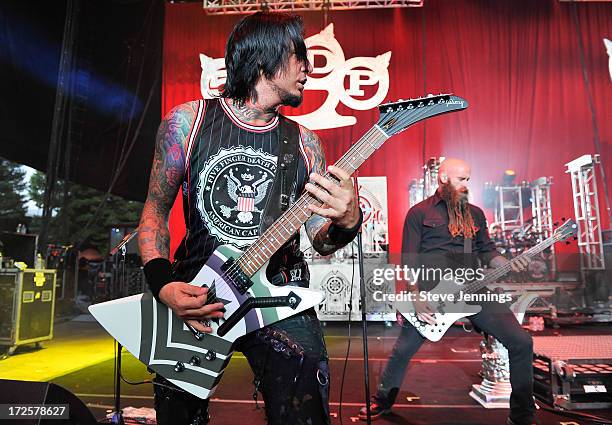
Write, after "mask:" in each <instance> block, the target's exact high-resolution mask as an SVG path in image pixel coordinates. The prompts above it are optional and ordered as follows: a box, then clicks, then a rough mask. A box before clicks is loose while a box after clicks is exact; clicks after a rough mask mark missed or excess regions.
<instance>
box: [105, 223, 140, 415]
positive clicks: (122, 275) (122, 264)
mask: <svg viewBox="0 0 612 425" xmlns="http://www.w3.org/2000/svg"><path fill="white" fill-rule="evenodd" d="M137 233H138V228H136V229H135V230H133V231H132V232H130V233H128V234H127V235H125V237H124V238H123V240H122V241H121V242H119V243H118V244H117V246H115V247H114V248H113V249H111V251H110V253H109V255H110V256H111V257H113V263H114V264H115V265H116V264H117V258H119V269H120V270H119V274H118V276H120V277H119V279H118V280H120V281H121V282H120V284H119V285H117V287H119V288H124V287H125V284H126V282H125V280H126V275H125V271H126V267H125V246H126V245H127V243H128V242H129V241H131V240H132V238H133V237H134V236H136V234H137ZM118 252H121V255H120V256H118V257H117V253H118ZM122 349H123V347H122V346H121V344H120V343H119V341H117V354H116V356H117V361H116V362H115V411H114V412H113V416H112V418H111V420H110V423H111V424H117V425H125V422H124V420H123V411H122V410H121V351H122Z"/></svg>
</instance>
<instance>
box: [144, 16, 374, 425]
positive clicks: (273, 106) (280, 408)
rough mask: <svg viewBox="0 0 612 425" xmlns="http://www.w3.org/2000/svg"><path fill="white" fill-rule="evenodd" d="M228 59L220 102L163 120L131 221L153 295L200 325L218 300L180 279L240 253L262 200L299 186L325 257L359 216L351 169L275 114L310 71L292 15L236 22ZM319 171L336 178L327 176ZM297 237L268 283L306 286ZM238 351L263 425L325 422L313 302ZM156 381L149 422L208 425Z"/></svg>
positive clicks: (195, 405) (183, 396)
mask: <svg viewBox="0 0 612 425" xmlns="http://www.w3.org/2000/svg"><path fill="white" fill-rule="evenodd" d="M225 64H226V69H227V81H226V84H225V86H224V88H223V90H222V95H221V97H220V98H215V99H212V100H206V101H204V100H198V101H192V102H188V103H185V104H182V105H179V106H178V107H176V108H174V109H173V110H172V111H170V113H169V114H168V115H167V116H166V117H165V118H164V119H163V121H162V123H161V125H160V127H159V131H158V134H157V141H156V147H155V155H154V159H153V167H152V171H151V177H150V182H149V192H148V195H147V200H146V202H145V205H144V209H143V212H142V217H141V221H140V228H139V229H140V232H139V247H140V251H141V253H142V257H143V262H144V263H145V266H144V271H145V275H146V278H147V282H148V284H149V286H150V289H151V292H152V293H153V295H154V296H155V298H156V299H157V300H158V301H160V302H162V303H164V304H166V305H167V306H169V307H170V308H171V309H172V310H173V311H174V312H175V313H176V314H177V315H178V316H179V317H181V318H183V319H184V320H185V322H186V323H187V324H188V325H190V326H192V327H193V328H195V329H197V330H198V331H200V332H211V328H210V327H209V326H207V325H206V320H208V319H216V318H220V317H223V304H222V303H211V304H206V300H207V292H208V290H207V288H202V287H198V286H193V285H190V284H188V283H186V282H189V281H191V280H192V279H193V278H194V277H195V275H196V274H197V272H198V270H199V269H200V268H201V267H202V266H203V265H204V264H205V262H206V260H207V259H208V257H209V256H210V254H211V253H212V252H213V251H214V250H215V248H216V247H217V246H219V245H221V244H227V243H230V244H233V245H234V246H236V247H238V248H241V249H244V248H246V247H247V246H248V245H250V244H251V243H252V242H254V241H255V240H256V239H257V236H258V235H259V233H260V231H261V227H260V226H261V225H262V222H264V223H265V224H266V225H270V224H271V223H272V222H273V221H274V219H276V218H277V217H275V216H274V214H272V215H265V214H266V211H267V208H268V207H267V205H268V204H270V206H271V207H274V206H276V207H277V210H278V206H281V207H283V206H284V207H285V208H286V205H283V204H285V203H290V202H291V201H293V200H295V199H297V198H298V197H299V195H300V194H301V193H302V191H303V190H307V191H309V192H310V193H311V194H312V195H314V196H315V197H317V198H318V199H319V200H320V201H322V202H323V205H322V206H321V207H318V206H315V205H311V206H309V208H310V209H311V211H312V212H313V213H314V215H313V216H312V217H311V218H310V219H309V220H308V221H307V223H306V229H307V233H308V236H309V238H310V239H311V242H312V245H313V247H314V249H315V250H317V251H318V252H319V253H321V254H323V255H328V254H331V253H332V252H334V251H335V250H337V249H338V248H340V247H342V246H344V245H346V244H347V243H348V242H350V241H351V240H352V239H353V238H354V237H355V235H356V234H357V230H358V229H359V227H360V225H361V221H362V214H361V210H360V209H359V207H358V204H357V202H356V200H355V196H354V191H353V185H352V181H351V179H350V176H349V175H347V174H346V173H345V172H344V171H342V170H340V169H337V168H334V167H329V168H328V169H327V170H326V166H325V158H324V155H323V150H322V147H321V142H320V140H319V138H318V137H317V136H316V135H315V134H314V133H313V132H311V131H310V130H307V129H306V128H304V127H301V126H298V125H297V124H296V123H294V122H292V121H289V120H288V119H287V118H285V117H283V116H282V115H280V114H279V111H278V110H279V108H280V107H281V106H291V107H297V106H299V105H300V104H301V102H302V97H303V91H304V85H305V84H306V80H307V75H308V73H310V72H312V66H311V64H310V63H309V61H308V59H307V56H306V45H305V43H304V37H303V27H302V21H301V18H299V17H297V16H292V15H287V14H282V13H274V14H271V13H262V12H259V13H256V14H254V15H250V16H248V17H246V18H244V19H242V20H241V21H240V22H239V23H238V24H237V25H236V26H235V28H234V29H233V31H232V33H231V35H230V36H229V40H228V42H227V46H226V52H225ZM281 134H283V135H287V134H289V135H290V136H289V137H287V138H284V136H283V140H286V141H287V142H288V144H289V145H291V146H293V149H294V152H295V154H291V153H289V154H283V156H282V158H279V156H280V153H279V152H280V151H281V149H287V148H286V147H282V146H281V141H280V139H281ZM287 142H285V143H287ZM281 161H282V165H279V164H281ZM292 161H297V165H296V166H295V167H294V168H293V169H294V170H295V173H294V174H293V175H285V174H281V176H282V180H279V181H281V184H278V185H275V182H276V181H277V176H278V173H277V171H278V168H280V169H281V171H280V172H281V173H283V172H285V171H283V170H284V169H285V167H287V169H289V170H290V169H291V166H290V165H287V164H290V163H291V162H292ZM326 171H329V172H330V173H331V174H333V175H334V176H335V177H336V178H337V180H338V182H339V184H336V183H332V182H331V181H329V180H327V179H324V178H323V177H322V175H323V174H325V172H326ZM308 180H310V183H307V182H308ZM211 182H212V183H211ZM282 182H284V183H282ZM313 183H316V185H314V184H313ZM277 186H278V187H279V188H280V189H279V191H278V192H274V190H273V188H274V187H277ZM179 192H180V194H181V196H182V197H183V206H184V217H185V225H186V229H187V232H186V236H185V238H184V240H183V241H182V243H181V245H180V247H179V249H178V250H177V253H176V255H175V257H176V260H177V261H176V262H175V264H174V265H171V264H170V262H169V260H168V258H169V254H170V252H169V247H170V234H169V230H168V215H169V212H170V209H171V207H172V204H173V202H174V199H175V197H176V196H177V194H178V193H179ZM279 192H280V193H279ZM277 215H280V214H277ZM297 237H298V236H297V235H296V236H295V237H294V238H293V239H292V240H290V241H289V242H288V243H287V244H285V246H283V247H282V248H281V249H280V250H279V252H277V253H276V254H275V255H274V256H273V257H272V259H271V260H270V267H269V268H268V276H269V278H270V280H271V282H272V283H275V284H281V285H287V284H289V285H300V286H307V285H308V280H309V276H308V269H307V268H306V266H305V263H304V261H303V256H302V253H301V252H300V251H299V241H298V239H297ZM202 284H210V282H202ZM235 348H236V349H237V350H239V351H242V352H243V353H244V355H245V356H246V358H247V359H248V361H249V364H250V366H251V368H252V369H253V372H254V375H255V387H256V389H255V394H253V395H254V398H256V397H257V392H258V391H259V392H261V393H262V395H263V399H264V402H265V407H266V415H267V418H268V423H269V424H283V425H285V424H298V423H310V424H329V422H330V420H329V410H328V393H329V368H328V363H327V360H328V358H327V352H326V349H325V343H324V341H323V335H322V331H321V326H320V324H319V321H318V320H317V317H316V314H315V312H314V310H313V309H310V310H307V311H306V312H304V313H301V314H299V315H297V316H293V317H291V318H289V319H286V320H284V321H281V322H278V323H276V324H274V325H273V326H270V327H267V328H263V329H261V330H259V331H257V332H253V333H251V334H248V335H246V336H244V337H242V338H241V339H239V340H238V341H237V342H236V345H235ZM154 384H155V385H154V391H155V409H156V413H157V423H158V424H160V425H166V424H172V425H183V424H184V425H188V424H206V423H208V421H209V415H208V400H201V399H199V398H197V397H195V396H193V395H191V394H188V393H186V392H184V391H181V390H180V389H178V388H176V387H175V386H174V385H172V384H171V383H170V382H169V381H167V380H165V379H164V378H163V377H161V376H159V375H158V376H156V378H155V379H154ZM236 421H239V419H236Z"/></svg>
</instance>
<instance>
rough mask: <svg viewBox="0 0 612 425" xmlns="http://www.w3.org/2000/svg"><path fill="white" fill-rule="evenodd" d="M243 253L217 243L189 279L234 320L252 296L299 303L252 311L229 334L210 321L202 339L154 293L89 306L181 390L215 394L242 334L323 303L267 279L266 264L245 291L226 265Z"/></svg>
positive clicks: (130, 348) (313, 293)
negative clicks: (294, 299)
mask: <svg viewBox="0 0 612 425" xmlns="http://www.w3.org/2000/svg"><path fill="white" fill-rule="evenodd" d="M241 253H242V252H241V251H240V250H238V249H235V248H234V247H232V246H230V245H222V246H220V247H218V248H217V249H216V250H215V252H214V253H213V254H212V255H211V256H210V258H209V260H208V261H207V262H206V264H205V265H204V266H203V267H202V269H200V271H199V272H198V274H197V275H196V277H195V278H194V279H193V280H192V281H191V282H189V283H190V284H191V285H195V286H207V287H209V288H210V292H211V293H212V292H213V291H214V292H215V296H216V298H217V299H218V300H219V301H220V302H223V303H224V304H225V309H226V312H225V318H226V319H227V318H229V317H230V316H231V315H232V314H233V313H235V312H236V310H237V309H238V308H239V307H240V305H242V304H243V303H244V302H245V301H246V300H247V299H248V298H253V297H255V298H257V297H279V296H288V295H290V294H294V295H297V297H299V299H300V302H299V304H298V305H297V306H296V307H295V308H292V307H266V308H254V309H252V310H250V311H249V312H248V313H247V314H246V315H245V316H244V317H243V318H242V319H241V320H240V321H239V322H237V324H236V325H235V326H233V327H232V328H231V329H230V330H229V331H228V332H227V333H226V334H225V335H223V336H219V335H218V334H217V330H218V328H219V326H220V325H222V324H223V323H224V321H225V320H224V319H220V320H219V321H218V322H217V321H211V322H210V326H211V327H212V329H213V332H212V333H211V334H204V335H203V337H202V338H201V339H200V340H198V339H197V338H196V337H195V336H194V333H193V332H192V331H191V330H190V329H189V328H188V327H187V326H186V325H185V323H184V322H183V320H182V319H181V318H179V317H178V316H176V315H175V314H174V312H173V311H172V310H171V309H170V308H168V307H167V306H166V305H164V304H162V303H158V302H157V301H156V300H155V299H154V298H153V296H152V295H151V294H148V293H147V294H140V295H134V296H130V297H126V298H121V299H117V300H113V301H108V302H104V303H100V304H95V305H92V306H90V307H89V311H90V312H91V314H92V315H93V316H94V317H95V319H96V320H97V321H98V322H99V323H100V324H101V325H102V326H103V327H104V329H106V331H107V332H108V333H109V334H111V335H112V336H113V338H115V339H116V340H117V341H118V342H119V343H120V344H121V345H122V346H124V347H125V348H126V349H127V350H128V351H129V352H130V353H132V354H133V355H134V356H135V357H137V358H138V359H139V360H140V361H141V362H143V363H144V364H146V365H147V366H149V368H151V369H152V370H154V371H155V372H157V373H159V374H160V375H162V376H163V377H164V378H166V379H168V380H169V381H170V382H172V383H173V384H175V385H177V386H178V387H179V388H182V389H184V390H185V391H188V392H190V393H192V394H194V395H196V396H197V397H200V398H208V397H210V396H212V394H213V393H214V392H215V389H216V387H217V385H218V383H219V381H220V379H221V376H222V375H223V372H224V370H225V368H226V366H227V364H228V363H229V360H230V358H231V356H232V353H233V343H234V341H236V339H238V338H239V337H241V336H243V335H246V334H247V333H249V332H253V331H255V330H257V329H261V328H263V327H264V326H268V325H271V324H273V323H276V322H278V321H280V320H283V319H286V318H288V317H290V316H293V315H295V314H298V313H300V312H302V311H305V310H307V309H309V308H311V307H314V306H316V305H318V304H320V303H321V302H322V301H323V298H324V297H323V295H322V293H320V292H319V291H316V290H313V289H306V288H298V287H294V286H284V287H279V286H274V285H272V284H270V282H269V281H268V280H267V279H266V268H267V263H266V264H265V265H264V266H263V267H262V268H260V269H259V271H258V272H257V273H256V274H254V275H253V276H252V277H251V281H252V282H253V285H252V286H251V287H250V288H249V289H248V290H247V291H246V292H245V293H244V294H241V293H240V292H239V291H238V290H237V289H236V287H235V285H234V284H233V283H232V282H231V281H230V279H229V278H228V276H227V274H229V273H226V272H224V271H223V270H222V268H221V266H222V265H223V264H224V263H226V262H227V261H228V260H229V259H231V258H237V257H238V256H240V254H241Z"/></svg>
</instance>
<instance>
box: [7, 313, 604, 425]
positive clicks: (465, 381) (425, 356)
mask: <svg viewBox="0 0 612 425" xmlns="http://www.w3.org/2000/svg"><path fill="white" fill-rule="evenodd" d="M368 329H369V338H368V341H369V347H370V363H369V365H370V377H371V380H370V382H371V390H372V391H375V386H376V382H377V379H378V377H379V375H380V374H381V373H382V370H383V368H384V365H385V362H386V359H387V356H388V354H389V353H390V352H391V349H392V348H393V344H394V342H395V338H396V337H397V334H398V331H399V329H398V328H397V327H396V326H393V327H391V328H388V327H385V326H384V325H383V324H382V323H371V324H369V326H368ZM325 334H326V342H327V347H328V351H329V355H330V364H331V373H332V378H331V411H332V419H333V423H334V424H340V423H341V422H340V417H339V415H340V406H339V400H340V387H341V380H342V369H343V365H344V360H345V355H346V350H347V343H348V327H347V324H346V323H340V322H329V323H328V324H327V325H326V326H325ZM351 334H352V336H351V349H350V353H349V360H348V366H347V372H346V376H345V382H344V392H343V397H342V399H343V403H342V411H341V413H342V423H343V424H351V423H358V422H359V420H358V419H357V417H356V415H357V412H358V410H359V408H360V407H361V406H362V405H363V401H364V389H363V349H362V339H361V326H360V324H359V323H353V324H352V327H351ZM554 334H561V335H602V334H605V335H612V326H611V325H607V324H596V325H585V326H571V327H564V328H562V329H560V330H551V329H548V330H546V331H544V332H540V333H537V335H554ZM480 339H481V338H480V336H479V335H478V334H475V333H466V332H464V331H463V330H462V329H460V328H454V329H451V331H450V332H449V334H448V335H447V336H446V337H445V338H444V339H443V340H442V341H441V342H439V343H435V344H434V343H426V344H425V345H424V346H423V347H422V349H421V350H420V352H419V353H417V355H416V356H415V359H414V360H413V362H412V363H411V365H410V367H409V369H408V373H407V375H406V378H405V380H404V382H403V385H402V388H401V391H400V394H399V396H398V403H397V404H396V405H395V407H394V410H393V413H392V414H391V415H389V416H386V417H385V418H383V419H380V420H378V421H376V423H377V424H402V425H409V424H410V425H424V424H435V425H460V424H466V425H468V424H469V425H484V424H494V425H502V424H504V423H505V417H506V414H507V412H506V411H505V410H504V409H489V410H488V409H484V408H483V407H481V406H480V405H479V404H478V403H477V402H476V401H474V400H473V399H472V398H471V397H470V396H469V395H468V393H469V389H470V387H471V385H472V384H473V383H479V382H480V378H479V376H478V372H479V370H480V356H479V350H478V344H479V342H480ZM113 363H114V358H113V340H112V339H111V338H110V337H109V336H108V335H107V334H106V332H104V330H103V329H101V328H100V327H99V326H98V325H97V323H95V322H76V321H71V322H65V323H60V324H57V325H56V328H55V339H54V340H52V341H48V342H46V343H44V345H43V348H42V349H39V350H36V349H33V348H28V347H20V348H19V349H18V350H17V352H16V353H15V354H14V355H13V356H11V357H10V358H8V359H6V360H2V361H0V378H1V379H18V380H30V381H34V380H36V381H52V382H54V383H56V384H58V385H61V386H63V387H65V388H67V389H68V390H70V391H72V392H73V393H75V394H76V395H77V396H78V397H79V398H81V399H82V400H83V401H84V402H85V403H86V404H87V405H88V407H89V408H90V409H91V411H92V412H93V413H94V415H95V416H96V417H97V418H99V419H102V418H103V417H104V416H105V414H106V412H107V410H108V409H112V408H113V402H114V401H113V397H114V396H113V388H114V385H113ZM122 363H123V368H122V369H123V376H124V377H125V378H126V379H127V380H129V381H132V382H136V381H142V380H148V379H150V378H151V375H149V373H148V372H147V371H146V368H145V367H144V366H143V365H142V364H141V363H140V362H138V361H137V360H136V359H135V358H134V357H133V356H131V355H130V354H129V353H124V354H123V356H122ZM32 365H34V366H32ZM252 380H253V377H252V373H251V371H250V369H249V367H248V364H247V361H246V359H245V358H244V356H242V355H241V354H240V353H236V354H235V355H234V357H233V358H232V361H231V363H230V365H229V367H228V369H227V371H226V373H225V376H224V378H223V381H222V384H221V386H220V388H219V390H218V391H217V393H216V395H215V396H216V397H215V398H214V399H213V401H212V415H213V421H212V424H237V423H240V422H242V421H243V418H245V417H249V419H250V421H249V422H250V423H251V424H265V418H264V413H263V408H260V409H259V410H256V409H255V404H254V402H253V399H252V393H253V386H252ZM121 393H122V406H123V407H126V406H132V407H149V408H150V407H152V406H153V399H152V396H151V394H152V387H151V384H143V385H128V384H125V383H122V388H121ZM261 405H262V402H261V398H260V406H261ZM590 413H593V414H596V415H599V416H605V417H609V418H610V423H612V412H606V411H601V410H599V411H591V412H590ZM247 415H248V416H247ZM539 418H540V421H541V423H542V425H560V424H580V425H586V424H590V423H591V422H589V421H585V420H582V419H581V420H576V419H568V418H564V417H562V416H559V415H556V414H553V413H549V412H544V411H542V410H540V412H539Z"/></svg>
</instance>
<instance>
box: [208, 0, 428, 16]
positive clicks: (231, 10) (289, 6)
mask: <svg viewBox="0 0 612 425" xmlns="http://www.w3.org/2000/svg"><path fill="white" fill-rule="evenodd" d="M424 1H425V0H378V1H375V0H358V1H339V0H302V1H300V0H276V1H265V0H255V1H253V0H252V1H246V0H244V1H243V0H204V10H205V11H206V13H208V14H209V15H239V14H246V13H253V12H257V11H259V10H269V11H285V12H287V11H293V12H299V11H320V10H356V9H388V8H399V7H422V6H423V2H424Z"/></svg>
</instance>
